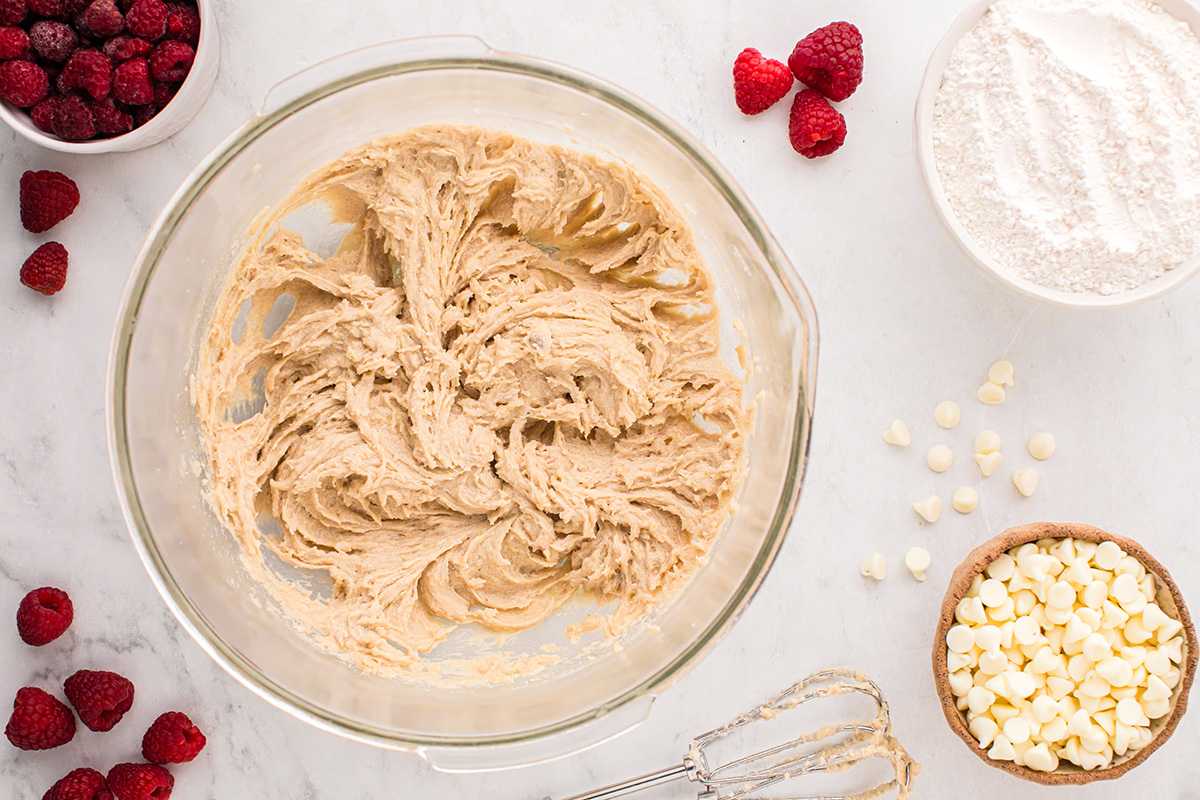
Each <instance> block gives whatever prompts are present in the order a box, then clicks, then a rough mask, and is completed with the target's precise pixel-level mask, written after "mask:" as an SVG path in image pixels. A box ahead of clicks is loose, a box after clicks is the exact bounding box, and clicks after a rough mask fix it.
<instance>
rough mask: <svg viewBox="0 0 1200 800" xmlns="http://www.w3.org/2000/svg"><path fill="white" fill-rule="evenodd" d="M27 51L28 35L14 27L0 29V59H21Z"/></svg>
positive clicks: (6, 26) (8, 26)
mask: <svg viewBox="0 0 1200 800" xmlns="http://www.w3.org/2000/svg"><path fill="white" fill-rule="evenodd" d="M28 51H29V34H28V33H26V32H25V31H24V30H22V29H21V28H18V27H17V26H15V25H5V26H3V27H0V59H2V60H5V61H8V60H12V59H16V58H21V57H22V56H24V55H25V53H27V52H28Z"/></svg>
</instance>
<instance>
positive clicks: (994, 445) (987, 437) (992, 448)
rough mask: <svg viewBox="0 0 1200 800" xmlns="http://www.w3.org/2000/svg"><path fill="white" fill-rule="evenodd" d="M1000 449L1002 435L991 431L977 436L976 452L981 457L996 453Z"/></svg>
mask: <svg viewBox="0 0 1200 800" xmlns="http://www.w3.org/2000/svg"><path fill="white" fill-rule="evenodd" d="M999 449H1000V434H998V433H996V432H995V431H993V430H990V429H988V430H982V431H980V432H979V433H977V434H975V452H976V453H978V454H979V455H987V454H988V453H994V452H996V451H997V450H999Z"/></svg>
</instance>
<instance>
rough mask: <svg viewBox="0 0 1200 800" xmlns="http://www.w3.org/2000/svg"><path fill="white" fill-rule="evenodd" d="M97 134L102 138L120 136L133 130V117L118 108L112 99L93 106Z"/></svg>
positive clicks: (105, 99)
mask: <svg viewBox="0 0 1200 800" xmlns="http://www.w3.org/2000/svg"><path fill="white" fill-rule="evenodd" d="M91 106H92V118H93V119H94V120H95V121H96V133H98V134H100V135H101V136H120V135H121V134H122V133H129V132H130V131H131V130H133V116H132V115H130V114H126V113H125V112H124V111H122V110H121V109H119V108H117V104H116V103H115V102H113V99H112V98H111V97H106V98H104V99H103V100H99V101H97V102H94V103H92V104H91Z"/></svg>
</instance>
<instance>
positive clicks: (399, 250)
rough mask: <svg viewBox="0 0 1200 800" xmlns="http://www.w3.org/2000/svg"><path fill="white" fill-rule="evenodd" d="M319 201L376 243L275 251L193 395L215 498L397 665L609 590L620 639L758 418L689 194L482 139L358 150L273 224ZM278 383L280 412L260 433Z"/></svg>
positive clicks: (223, 323) (351, 650)
mask: <svg viewBox="0 0 1200 800" xmlns="http://www.w3.org/2000/svg"><path fill="white" fill-rule="evenodd" d="M315 200H321V201H326V202H329V203H330V204H331V206H332V207H333V208H335V209H336V213H337V216H338V218H339V219H341V220H343V221H346V222H352V223H355V226H356V227H355V228H353V229H352V230H351V232H350V233H349V234H348V235H347V236H346V238H345V240H344V241H343V243H342V245H341V248H340V250H339V252H338V253H337V254H336V255H334V256H332V257H331V258H328V259H323V258H321V257H319V256H318V255H316V254H315V253H313V252H310V251H309V250H308V249H306V247H305V245H304V242H303V241H302V239H301V237H299V236H298V235H296V234H294V233H289V232H287V231H283V230H279V231H277V232H275V233H273V234H271V235H269V236H268V237H266V238H265V240H260V241H257V242H255V243H254V244H253V245H252V246H251V247H250V248H248V250H247V251H246V253H245V254H244V255H243V256H242V257H241V258H240V260H239V261H238V263H237V264H236V266H235V269H234V273H233V275H232V276H231V278H230V282H229V285H228V286H227V288H226V289H225V291H224V294H223V295H222V297H221V299H220V301H219V303H218V305H217V308H216V311H215V314H214V317H213V322H212V326H211V328H210V330H209V333H208V338H207V341H206V343H205V346H204V349H203V351H202V353H201V358H200V362H199V366H198V369H197V372H196V375H195V377H194V384H193V392H194V396H195V402H196V409H197V412H198V415H199V418H200V423H201V426H202V429H203V433H204V439H205V442H206V446H207V448H208V457H209V470H210V481H211V498H210V499H211V503H212V505H213V507H214V508H215V510H216V511H217V513H218V514H219V515H220V517H221V519H222V520H223V521H224V523H225V524H226V526H227V527H228V528H229V530H230V531H232V532H233V534H234V535H235V536H236V537H237V538H238V540H239V541H240V543H241V545H242V547H243V549H244V552H245V554H246V556H247V559H246V560H247V564H248V565H249V566H250V569H251V571H252V573H253V574H254V575H255V576H256V577H257V578H258V579H260V580H262V581H263V582H264V583H266V584H267V585H268V587H269V588H270V589H271V591H272V593H273V594H274V596H275V597H276V598H277V599H278V600H279V601H280V602H281V603H282V604H283V605H284V607H285V608H286V609H287V610H288V611H289V612H290V613H291V614H293V615H294V616H295V617H296V619H297V621H298V622H299V623H301V624H302V625H303V626H304V627H305V628H307V629H310V630H312V631H314V632H315V633H317V634H318V635H319V636H320V637H321V639H322V640H323V643H324V644H325V645H326V646H328V647H329V648H330V649H331V650H333V651H334V652H336V653H338V654H340V655H342V656H343V657H345V658H347V659H348V660H350V661H351V662H353V663H355V664H357V665H359V666H361V667H362V668H364V669H367V670H369V671H372V672H377V673H380V674H384V675H396V674H406V673H411V672H412V671H414V670H417V669H423V666H424V665H422V662H421V658H420V654H421V653H423V652H426V651H429V650H431V649H432V648H434V647H435V646H436V645H437V644H438V642H439V641H441V640H442V639H444V638H445V637H446V636H447V635H448V634H449V633H450V632H451V631H452V630H453V628H454V626H455V625H457V624H460V623H477V624H478V625H481V626H484V627H485V628H487V629H491V630H494V631H502V632H503V631H519V630H523V629H525V628H528V627H530V626H533V625H535V624H536V623H538V622H539V621H541V620H543V619H545V618H546V617H547V616H548V615H550V614H551V613H552V612H553V611H554V610H555V609H557V608H558V607H559V606H560V605H562V603H563V602H565V601H566V600H567V598H569V597H571V596H572V595H574V594H575V593H576V592H585V593H589V594H590V595H592V596H594V597H596V598H597V599H598V600H602V601H608V600H616V601H617V606H616V611H615V612H614V614H613V616H612V617H611V618H610V619H609V620H608V621H607V627H608V629H609V631H610V632H614V631H619V630H621V629H622V628H624V627H626V626H628V625H629V624H630V623H632V622H634V621H635V620H637V619H638V618H640V617H641V616H642V615H643V614H644V613H645V612H646V610H647V609H648V608H650V607H651V606H653V605H654V604H656V603H658V602H661V601H662V600H664V599H665V598H666V597H668V596H669V595H670V594H671V593H672V592H673V591H674V590H675V589H677V588H679V586H680V585H681V584H682V583H683V582H684V581H686V580H687V579H688V577H689V576H690V575H691V574H692V573H693V572H694V571H695V570H696V569H697V568H698V567H699V566H700V565H701V564H702V562H703V561H704V557H705V553H706V552H707V551H708V549H709V547H710V546H711V544H712V542H713V540H714V538H715V537H716V535H717V533H718V532H719V531H720V529H721V527H722V525H723V522H724V520H725V518H726V516H727V514H728V513H729V510H730V503H731V501H732V499H733V496H734V493H735V491H736V490H737V487H738V483H739V480H740V478H741V475H742V472H743V468H744V463H743V461H744V459H743V446H744V440H745V436H746V434H747V431H748V428H749V424H750V413H749V411H748V410H747V409H746V408H745V406H744V405H743V400H742V389H743V383H742V381H741V379H739V378H738V377H736V376H735V375H734V374H733V373H731V372H730V370H729V369H728V368H727V367H726V365H725V363H724V362H723V360H722V358H721V356H720V331H719V325H718V319H717V313H716V307H715V304H714V299H713V283H712V278H711V276H710V275H709V273H708V271H707V270H706V269H705V267H704V264H703V262H702V260H701V257H700V254H699V252H698V251H697V249H696V247H695V245H694V243H693V240H692V235H691V232H690V231H689V230H688V227H687V225H686V224H685V222H684V220H683V219H682V217H681V216H680V214H679V212H678V211H677V210H676V209H675V207H674V206H673V205H672V204H671V202H670V201H669V200H668V199H667V198H665V197H664V196H662V194H661V193H660V192H659V191H658V189H657V188H656V187H655V186H653V185H652V184H651V183H650V182H649V180H648V179H647V178H646V177H645V176H644V175H642V174H640V173H639V172H637V171H636V170H634V169H632V168H630V167H628V166H626V165H622V164H617V163H611V162H607V161H602V160H600V159H598V158H595V157H593V156H591V155H587V154H584V153H580V152H575V151H572V150H568V149H564V148H560V147H555V146H550V145H545V144H540V143H537V142H533V141H528V140H525V139H521V138H519V137H516V136H513V135H512V134H509V133H506V132H503V131H494V130H483V129H478V128H468V127H456V126H433V127H425V128H418V129H414V130H410V131H408V132H405V133H403V134H400V135H398V136H395V137H391V138H385V139H380V140H377V141H374V142H371V143H369V144H367V145H365V146H363V147H361V148H359V149H356V150H354V151H352V152H350V153H347V154H346V155H345V156H343V157H342V158H341V159H339V160H338V161H336V162H334V163H333V164H331V165H330V166H328V167H326V168H325V169H323V170H321V171H319V172H317V173H316V174H314V175H313V176H312V177H310V178H309V179H308V180H307V181H306V182H305V183H304V184H303V185H302V186H301V187H299V188H298V189H297V190H296V192H295V193H294V195H293V196H292V197H291V198H289V199H288V200H287V201H286V202H285V203H284V204H282V206H281V208H280V209H279V210H278V212H277V214H276V216H275V217H274V219H273V222H272V224H270V225H268V226H267V227H266V230H271V229H272V227H274V224H273V223H274V222H278V221H279V220H281V219H283V217H285V216H286V215H287V214H288V213H290V212H291V211H293V210H295V209H297V208H300V207H302V206H305V205H307V204H309V203H311V202H313V201H315ZM283 293H288V294H291V295H292V296H294V297H295V298H296V304H295V308H294V310H293V311H292V312H291V314H290V315H289V316H288V318H287V320H286V321H285V322H284V324H283V325H282V327H281V328H279V330H278V331H277V332H275V333H274V334H273V335H272V336H271V337H270V338H269V339H263V337H262V335H261V327H262V321H263V319H264V317H265V315H266V314H267V311H268V309H269V308H270V307H271V305H272V303H273V302H274V300H275V298H276V297H278V296H279V295H281V294H283ZM247 299H251V300H253V306H252V309H253V310H252V312H251V314H250V317H249V319H250V322H249V324H248V325H247V326H246V329H247V333H246V334H245V335H244V337H243V338H242V339H241V340H240V341H239V342H234V341H232V339H231V336H230V332H231V330H233V328H234V322H235V319H236V317H237V315H238V311H239V308H240V307H241V306H242V304H243V302H244V301H245V300H247ZM264 370H265V377H262V376H263V374H264V373H263V371H264ZM256 373H257V374H259V375H260V378H259V380H260V381H261V383H262V393H263V394H264V395H265V398H266V405H265V407H264V408H263V409H262V410H261V411H260V412H259V413H257V414H255V415H254V416H251V417H250V418H248V419H244V420H242V419H240V417H241V416H243V415H242V414H238V413H237V406H238V403H239V401H241V400H242V399H243V398H245V397H246V395H247V393H248V391H249V385H250V383H251V381H252V380H253V377H254V376H255V375H256ZM231 411H233V412H234V413H231ZM269 517H273V518H275V520H277V522H278V525H279V527H281V528H282V536H278V535H271V534H268V533H264V532H262V531H261V530H260V524H259V523H260V522H261V521H262V520H263V519H264V518H269ZM262 548H266V549H268V550H270V551H271V552H272V553H274V554H275V555H277V556H278V557H279V558H281V559H282V560H283V561H285V562H287V563H289V564H291V565H293V566H296V567H300V568H303V569H309V570H315V571H320V572H321V573H328V575H329V576H330V577H331V578H332V594H331V596H329V597H327V598H326V597H319V596H317V595H315V594H310V593H309V592H308V591H306V590H304V589H302V588H300V587H299V586H298V585H297V584H294V583H289V582H287V581H285V580H283V579H282V578H279V577H277V576H276V575H275V574H274V573H273V572H272V571H271V570H269V569H268V568H267V567H266V566H265V565H264V563H263V561H262V556H263V553H262Z"/></svg>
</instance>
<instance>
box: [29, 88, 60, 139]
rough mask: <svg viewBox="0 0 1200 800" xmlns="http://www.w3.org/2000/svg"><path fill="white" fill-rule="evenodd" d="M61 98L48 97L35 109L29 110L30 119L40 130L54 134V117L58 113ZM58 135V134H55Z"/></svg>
mask: <svg viewBox="0 0 1200 800" xmlns="http://www.w3.org/2000/svg"><path fill="white" fill-rule="evenodd" d="M60 101H61V98H59V97H47V98H46V99H45V100H43V101H42V102H40V103H38V104H37V105H36V106H34V107H33V108H31V109H29V117H30V118H31V119H32V120H33V124H34V125H36V126H37V128H38V130H40V131H44V132H45V133H49V134H54V115H55V114H57V113H58V104H59V102H60ZM54 135H57V134H54Z"/></svg>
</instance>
